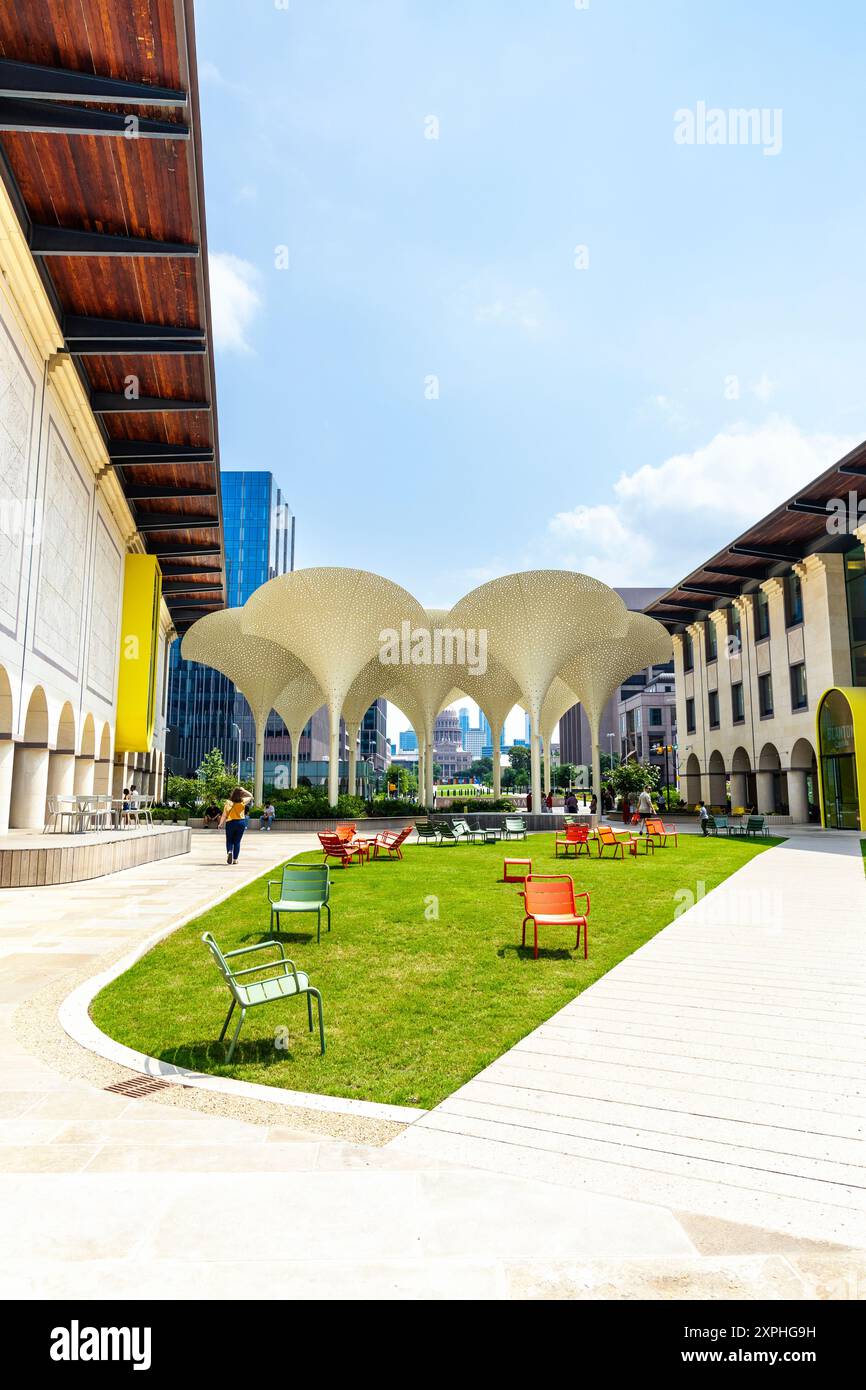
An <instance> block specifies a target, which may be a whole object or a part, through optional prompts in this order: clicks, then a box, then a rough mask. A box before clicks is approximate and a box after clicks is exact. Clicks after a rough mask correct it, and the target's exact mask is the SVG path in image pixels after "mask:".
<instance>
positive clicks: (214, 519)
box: [135, 512, 220, 532]
mask: <svg viewBox="0 0 866 1390" xmlns="http://www.w3.org/2000/svg"><path fill="white" fill-rule="evenodd" d="M135 524H136V526H137V527H138V529H139V531H141V532H144V531H211V530H218V529H219V524H220V522H219V517H218V516H202V515H200V514H199V513H196V514H195V515H194V516H193V515H189V516H185V515H184V514H183V513H182V512H137V513H136V517H135Z"/></svg>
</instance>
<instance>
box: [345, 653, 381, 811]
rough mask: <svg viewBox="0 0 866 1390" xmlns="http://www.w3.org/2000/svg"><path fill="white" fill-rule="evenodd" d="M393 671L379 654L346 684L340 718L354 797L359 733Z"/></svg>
mask: <svg viewBox="0 0 866 1390" xmlns="http://www.w3.org/2000/svg"><path fill="white" fill-rule="evenodd" d="M392 674H393V668H392V667H390V666H383V664H382V662H381V661H380V660H379V657H378V656H374V657H373V660H372V661H368V662H367V665H366V666H365V667H364V668H363V669H362V670H361V671H359V672H358V674H357V676H356V677H355V679H354V680H353V681H352V684H351V685H350V687H349V690H348V693H347V695H346V698H345V700H344V701H343V719H344V721H345V724H346V734H347V737H348V740H349V783H348V786H349V795H350V796H354V795H355V792H356V782H357V769H358V734H359V733H360V730H361V724H362V722H363V719H364V715H365V714H366V713H367V710H368V709H369V708H370V706H371V705H372V704H373V702H374V700H378V699H380V698H381V696H382V695H383V694H384V691H385V686H386V685H387V683H388V680H389V677H390V676H391V675H392Z"/></svg>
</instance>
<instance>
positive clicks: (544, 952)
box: [496, 941, 583, 964]
mask: <svg viewBox="0 0 866 1390" xmlns="http://www.w3.org/2000/svg"><path fill="white" fill-rule="evenodd" d="M496 954H497V955H498V956H499V958H500V960H505V959H506V958H507V957H508V956H516V957H517V959H518V960H529V961H533V962H535V957H534V956H533V954H532V947H531V946H500V947H499V949H498V951H497V952H496ZM572 959H575V960H576V959H577V952H576V951H575V950H574V948H573V947H572V948H571V949H569V947H568V946H542V944H541V942H540V941H539V943H538V960H539V961H542V960H572ZM580 959H581V960H583V956H582V955H581V957H580ZM535 963H536V964H537V963H538V962H535Z"/></svg>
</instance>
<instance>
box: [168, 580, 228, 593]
mask: <svg viewBox="0 0 866 1390" xmlns="http://www.w3.org/2000/svg"><path fill="white" fill-rule="evenodd" d="M222 591H223V586H222V584H188V583H186V581H185V580H183V579H172V580H168V581H167V582H165V583H163V586H162V592H163V593H164V594H171V595H178V594H187V595H199V594H201V595H203V596H204V597H210V596H212V595H213V594H221V593H222Z"/></svg>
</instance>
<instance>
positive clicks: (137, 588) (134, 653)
mask: <svg viewBox="0 0 866 1390" xmlns="http://www.w3.org/2000/svg"><path fill="white" fill-rule="evenodd" d="M161 597H162V574H161V572H160V568H159V561H158V560H157V558H156V556H155V555H127V557H126V566H125V572H124V580H123V619H122V623H121V633H120V656H119V665H118V680H117V736H116V742H115V748H116V750H117V752H118V753H149V752H150V749H151V745H152V743H153V728H154V722H155V719H156V662H157V655H158V650H159V605H160V599H161Z"/></svg>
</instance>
